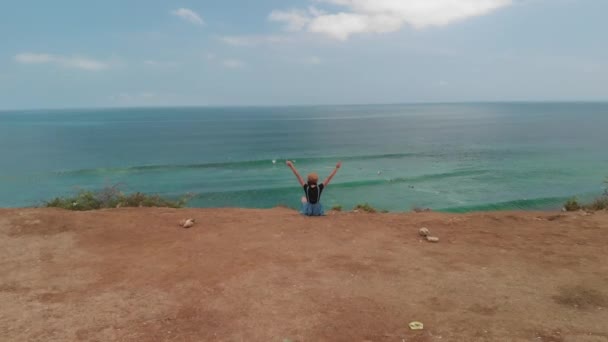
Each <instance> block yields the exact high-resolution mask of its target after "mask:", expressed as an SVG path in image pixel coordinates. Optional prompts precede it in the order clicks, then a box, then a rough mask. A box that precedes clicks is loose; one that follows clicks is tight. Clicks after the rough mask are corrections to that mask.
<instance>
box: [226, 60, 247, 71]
mask: <svg viewBox="0 0 608 342" xmlns="http://www.w3.org/2000/svg"><path fill="white" fill-rule="evenodd" d="M222 66H224V68H228V69H242V68H244V67H245V62H243V61H241V60H238V59H224V60H223V61H222Z"/></svg>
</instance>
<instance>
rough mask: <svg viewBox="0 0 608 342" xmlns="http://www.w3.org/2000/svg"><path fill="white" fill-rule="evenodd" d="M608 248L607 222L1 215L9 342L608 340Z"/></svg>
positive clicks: (156, 212) (164, 213) (606, 217)
mask: <svg viewBox="0 0 608 342" xmlns="http://www.w3.org/2000/svg"><path fill="white" fill-rule="evenodd" d="M187 217H193V218H195V219H196V220H197V224H196V225H195V226H194V227H193V228H191V229H183V228H179V227H178V226H177V222H178V221H179V220H181V219H183V218H187ZM423 226H424V227H428V228H429V229H430V230H431V233H433V235H436V236H438V237H439V238H440V239H441V240H440V242H439V243H437V244H431V243H428V242H425V241H422V240H421V239H420V238H419V236H418V229H419V228H420V227H423ZM607 246H608V213H606V212H602V213H596V214H592V215H586V214H584V213H569V214H561V213H514V212H505V213H475V214H466V215H451V214H439V213H419V214H414V213H412V214H365V213H335V214H332V215H330V216H328V217H323V218H306V217H302V216H300V215H299V214H297V213H296V212H294V211H291V210H288V209H272V210H246V209H221V210H205V209H182V210H174V209H158V208H156V209H143V208H142V209H115V210H114V209H113V210H103V211H95V212H68V211H63V210H56V209H0V305H1V306H0V340H2V341H45V342H47V341H278V342H284V341H291V342H295V341H395V342H403V341H407V342H410V341H467V342H468V341H553V342H559V341H565V342H569V341H582V342H600V341H603V342H606V341H608V247H607ZM411 321H421V322H423V323H424V330H422V331H411V330H410V329H409V328H408V323H409V322H411Z"/></svg>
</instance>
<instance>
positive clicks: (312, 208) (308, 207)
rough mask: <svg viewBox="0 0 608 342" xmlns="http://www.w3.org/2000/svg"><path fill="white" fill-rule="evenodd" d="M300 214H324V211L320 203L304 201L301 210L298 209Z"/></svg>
mask: <svg viewBox="0 0 608 342" xmlns="http://www.w3.org/2000/svg"><path fill="white" fill-rule="evenodd" d="M300 213H302V215H306V216H324V215H325V211H323V205H322V204H321V203H315V204H310V203H304V204H302V210H301V211H300Z"/></svg>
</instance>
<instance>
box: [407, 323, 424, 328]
mask: <svg viewBox="0 0 608 342" xmlns="http://www.w3.org/2000/svg"><path fill="white" fill-rule="evenodd" d="M409 326H410V329H412V330H422V329H424V325H423V324H422V323H420V322H410V324H409Z"/></svg>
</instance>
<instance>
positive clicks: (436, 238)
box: [426, 236, 439, 242]
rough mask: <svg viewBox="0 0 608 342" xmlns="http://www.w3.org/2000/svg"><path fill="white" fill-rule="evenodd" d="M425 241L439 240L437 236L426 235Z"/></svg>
mask: <svg viewBox="0 0 608 342" xmlns="http://www.w3.org/2000/svg"><path fill="white" fill-rule="evenodd" d="M426 241H428V242H439V238H438V237H435V236H427V237H426Z"/></svg>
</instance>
